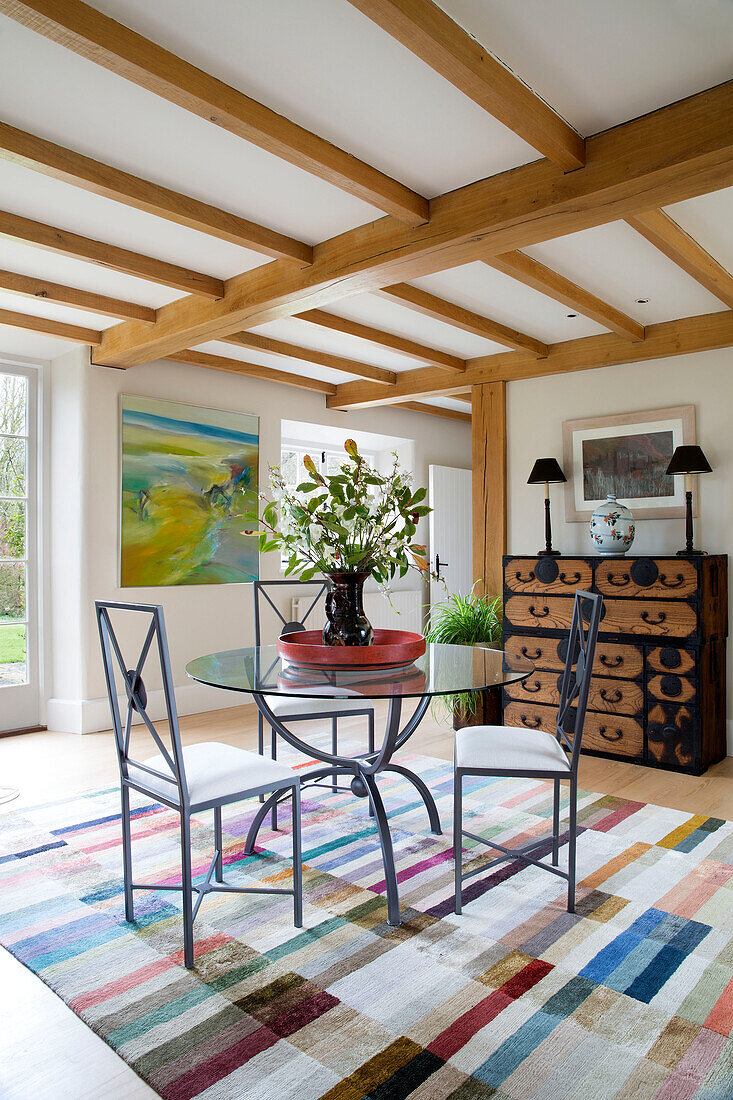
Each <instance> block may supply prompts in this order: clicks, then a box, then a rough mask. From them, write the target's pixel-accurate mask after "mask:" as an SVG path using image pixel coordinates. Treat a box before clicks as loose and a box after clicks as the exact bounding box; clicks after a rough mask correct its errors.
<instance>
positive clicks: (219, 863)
mask: <svg viewBox="0 0 733 1100" xmlns="http://www.w3.org/2000/svg"><path fill="white" fill-rule="evenodd" d="M214 848H215V849H216V865H215V867H214V879H215V881H216V882H223V881H224V843H223V836H222V829H221V806H215V807H214Z"/></svg>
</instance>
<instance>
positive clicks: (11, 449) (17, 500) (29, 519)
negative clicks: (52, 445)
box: [0, 363, 39, 731]
mask: <svg viewBox="0 0 733 1100" xmlns="http://www.w3.org/2000/svg"><path fill="white" fill-rule="evenodd" d="M36 421H37V374H36V372H35V371H34V370H29V369H26V368H23V367H17V368H16V367H11V366H7V365H5V364H4V363H0V731H3V730H16V729H24V728H26V727H28V726H35V725H37V724H38V700H39V691H38V675H39V669H38V631H37V627H36V624H37V618H38V583H37V578H38V553H37V549H38V548H37V543H38V534H37V527H36V516H37V479H38V470H37V447H36V438H37V437H36V432H37V422H36Z"/></svg>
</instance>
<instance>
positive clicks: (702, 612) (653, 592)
mask: <svg viewBox="0 0 733 1100" xmlns="http://www.w3.org/2000/svg"><path fill="white" fill-rule="evenodd" d="M503 562H504V648H505V650H506V652H507V653H508V654H510V655H515V656H523V657H528V658H529V659H530V660H531V661H532V662H533V663H534V665H535V672H534V673H533V674H532V675H531V676H529V677H528V678H527V679H526V680H524V681H523V682H522V683H521V684H512V685H511V686H510V687H507V688H506V689H505V690H504V696H503V706H504V723H505V724H506V725H508V726H525V727H527V728H529V729H541V730H547V731H548V732H551V733H554V731H555V721H556V715H557V705H558V701H559V691H560V689H559V684H560V675H561V672H562V669H563V666H564V663H565V655H566V652H567V640H566V639H567V635H568V629H569V627H570V621H571V617H572V613H573V596H574V594H575V591H576V589H578V588H580V589H584V590H585V591H589V592H600V593H601V595H602V596H603V600H604V605H603V617H602V620H601V627H600V632H599V635H598V644H597V647H596V656H595V663H594V668H593V679H592V681H591V687H590V695H589V699H588V712H587V716H586V722H585V729H584V733H583V752H590V753H594V754H602V755H604V756H609V757H613V758H615V759H619V760H627V761H631V762H635V763H639V764H647V765H650V766H656V767H665V768H674V769H676V770H678V771H684V772H689V773H691V774H693V775H700V774H701V772H703V771H705V769H706V768H707V767H709V765H710V764H714V763H716V761H718V760H721V759H722V758H723V757H724V756H725V754H726V737H725V724H726V637H727V634H728V558H727V556H725V555H715V556H710V557H696V558H676V557H672V558H650V557H647V558H642V557H636V558H631V557H614V558H602V557H587V558H584V557H557V558H550V557H547V558H545V557H541V558H537V557H514V556H507V557H505V558H504V559H503Z"/></svg>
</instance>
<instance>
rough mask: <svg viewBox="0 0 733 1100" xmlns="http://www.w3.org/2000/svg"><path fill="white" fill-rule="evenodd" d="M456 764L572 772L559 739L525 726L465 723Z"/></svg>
mask: <svg viewBox="0 0 733 1100" xmlns="http://www.w3.org/2000/svg"><path fill="white" fill-rule="evenodd" d="M455 754H456V767H457V768H465V769H467V770H470V769H471V768H496V769H498V770H500V771H508V772H512V771H541V772H547V771H552V772H570V763H569V761H568V758H567V756H566V754H565V751H564V749H563V748H562V746H561V745H560V743H559V741H557V740H556V738H555V737H553V736H552V734H550V733H545V732H544V731H542V730H526V729H522V727H521V726H465V727H464V728H463V729H461V730H458V731H457V733H456V741H455Z"/></svg>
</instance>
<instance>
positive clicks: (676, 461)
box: [667, 446, 713, 474]
mask: <svg viewBox="0 0 733 1100" xmlns="http://www.w3.org/2000/svg"><path fill="white" fill-rule="evenodd" d="M712 472H713V468H712V466H711V465H710V463H709V462H708V460H707V459H706V457H705V455H704V454H703V453H702V450H701V448H700V447H697V446H688V447H676V448H675V452H674V454H673V455H672V460H671V462H670V464H669V466H668V467H667V473H668V474H711V473H712Z"/></svg>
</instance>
